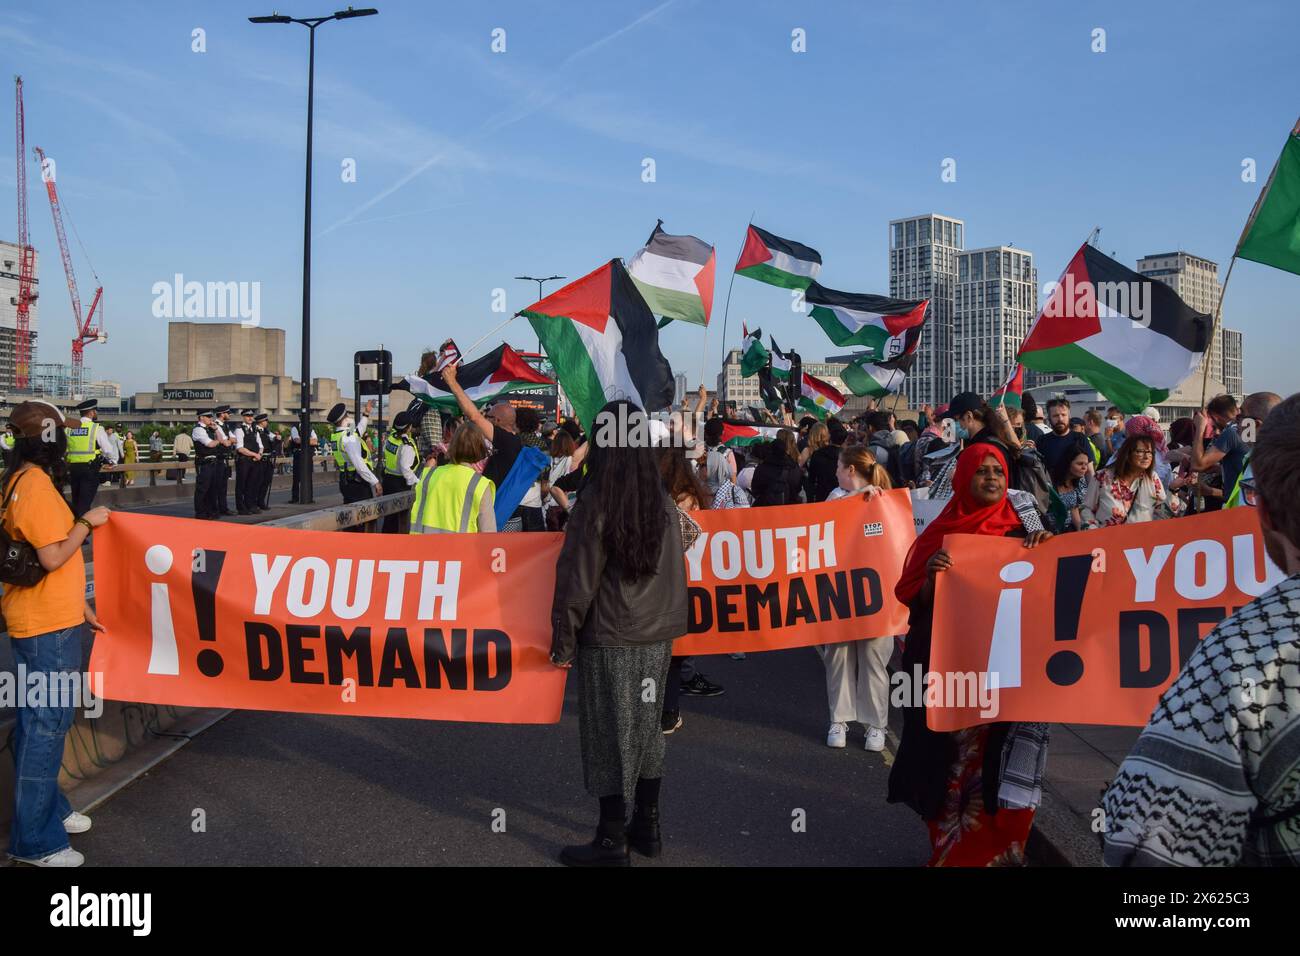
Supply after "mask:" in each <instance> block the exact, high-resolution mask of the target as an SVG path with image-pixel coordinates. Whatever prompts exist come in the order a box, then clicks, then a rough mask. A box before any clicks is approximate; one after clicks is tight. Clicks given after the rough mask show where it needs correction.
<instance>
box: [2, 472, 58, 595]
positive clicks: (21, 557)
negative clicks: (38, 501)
mask: <svg viewBox="0 0 1300 956" xmlns="http://www.w3.org/2000/svg"><path fill="white" fill-rule="evenodd" d="M20 481H22V476H21V475H19V476H18V477H17V478H15V479H14V481H13V484H12V485H10V486H9V491H8V492H7V493H6V494H5V497H4V501H3V502H0V518H3V516H4V511H5V509H6V508H8V507H9V499H10V498H12V497H13V496H14V492H15V491H16V490H17V489H18V482H20ZM47 573H48V572H47V571H46V570H45V568H44V567H43V566H42V565H41V559H40V557H39V556H38V555H37V554H36V549H35V548H33V547H32V546H31V544H30V543H29V542H26V541H15V540H14V539H13V538H11V537H10V536H9V532H8V531H6V530H5V527H4V523H3V521H0V583H3V584H8V585H12V586H13V587H19V588H30V587H35V586H36V585H37V584H39V583H40V582H41V579H42V578H44V577H45V575H46V574H47Z"/></svg>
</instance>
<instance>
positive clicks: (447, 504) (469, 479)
mask: <svg viewBox="0 0 1300 956" xmlns="http://www.w3.org/2000/svg"><path fill="white" fill-rule="evenodd" d="M494 487H495V486H494V485H493V484H492V479H490V478H484V477H483V476H482V475H481V474H480V473H479V472H477V471H475V470H474V469H473V468H471V467H470V466H469V465H456V464H451V465H443V466H442V467H440V468H431V469H429V470H427V471H426V472H425V473H424V475H423V477H421V478H420V480H419V481H418V482H417V483H416V485H415V503H414V504H413V505H412V506H411V534H443V533H448V532H461V533H464V532H471V531H477V530H478V515H479V509H480V508H481V507H482V505H483V496H484V495H486V494H487V492H488V489H489V488H494Z"/></svg>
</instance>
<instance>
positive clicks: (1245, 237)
mask: <svg viewBox="0 0 1300 956" xmlns="http://www.w3.org/2000/svg"><path fill="white" fill-rule="evenodd" d="M1237 255H1238V256H1240V257H1241V258H1243V259H1249V260H1251V261H1252V262H1262V263H1264V265H1266V266H1272V267H1273V268H1274V269H1284V270H1286V271H1287V272H1295V273H1300V122H1297V123H1296V125H1295V129H1293V130H1291V135H1290V136H1289V137H1288V138H1287V141H1286V145H1285V146H1283V147H1282V155H1281V156H1279V157H1278V158H1277V163H1275V164H1274V166H1273V172H1272V173H1270V174H1269V177H1268V182H1267V183H1265V184H1264V191H1263V192H1262V193H1260V194H1259V199H1257V200H1256V201H1255V208H1254V209H1252V210H1251V211H1250V218H1249V219H1248V220H1246V228H1245V229H1244V230H1243V231H1242V233H1241V241H1240V242H1238V243H1237Z"/></svg>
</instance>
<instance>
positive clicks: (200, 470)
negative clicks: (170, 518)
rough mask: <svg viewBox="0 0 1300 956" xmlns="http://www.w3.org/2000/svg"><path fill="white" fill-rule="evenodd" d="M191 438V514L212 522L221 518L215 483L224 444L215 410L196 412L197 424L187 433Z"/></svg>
mask: <svg viewBox="0 0 1300 956" xmlns="http://www.w3.org/2000/svg"><path fill="white" fill-rule="evenodd" d="M190 437H191V438H193V439H194V471H195V475H196V477H195V482H194V517H196V518H200V519H202V520H204V521H214V520H216V519H217V518H219V517H221V514H220V512H219V510H218V507H217V504H218V503H217V493H218V491H219V488H218V487H217V484H218V482H219V481H220V480H221V449H222V448H224V447H225V445H224V443H223V439H222V437H221V429H220V427H219V426H218V425H217V424H216V413H215V412H214V411H211V410H207V411H202V412H199V423H198V424H197V425H195V426H194V431H192V432H191V433H190Z"/></svg>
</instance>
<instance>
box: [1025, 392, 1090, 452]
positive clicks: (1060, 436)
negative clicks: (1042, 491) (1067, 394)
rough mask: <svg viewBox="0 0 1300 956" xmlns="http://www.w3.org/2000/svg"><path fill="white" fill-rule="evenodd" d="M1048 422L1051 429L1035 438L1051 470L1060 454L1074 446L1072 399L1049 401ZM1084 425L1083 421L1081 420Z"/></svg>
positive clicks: (1035, 443)
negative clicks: (1071, 416)
mask: <svg viewBox="0 0 1300 956" xmlns="http://www.w3.org/2000/svg"><path fill="white" fill-rule="evenodd" d="M1047 422H1048V424H1049V425H1050V426H1051V429H1052V430H1051V431H1050V432H1048V433H1047V434H1045V435H1041V436H1040V437H1038V438H1036V439H1035V440H1034V446H1035V447H1036V448H1037V449H1038V453H1039V454H1040V455H1041V456H1042V458H1043V464H1044V465H1046V466H1047V468H1048V469H1049V470H1050V469H1051V468H1052V466H1053V465H1055V464H1056V459H1057V457H1058V456H1060V455H1063V454H1065V452H1066V450H1067V449H1070V448H1073V447H1074V441H1075V439H1074V435H1073V434H1072V433H1071V426H1070V401H1069V399H1066V398H1053V399H1051V400H1050V401H1048V403H1047ZM1080 426H1082V421H1080Z"/></svg>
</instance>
